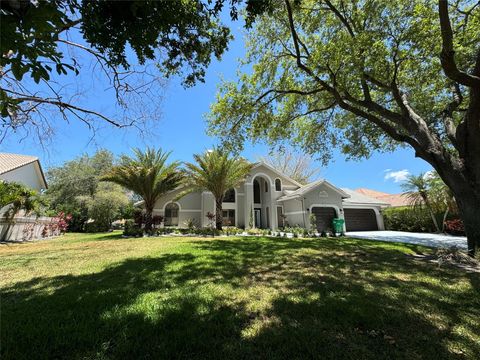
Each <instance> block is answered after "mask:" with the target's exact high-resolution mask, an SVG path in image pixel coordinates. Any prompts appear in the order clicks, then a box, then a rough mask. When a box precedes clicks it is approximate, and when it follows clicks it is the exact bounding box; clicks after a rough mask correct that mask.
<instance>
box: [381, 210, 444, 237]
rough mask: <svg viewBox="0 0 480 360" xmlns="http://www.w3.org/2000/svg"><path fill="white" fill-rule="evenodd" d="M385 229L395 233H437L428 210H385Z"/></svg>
mask: <svg viewBox="0 0 480 360" xmlns="http://www.w3.org/2000/svg"><path fill="white" fill-rule="evenodd" d="M383 219H384V222H385V229H387V230H394V231H412V232H435V231H436V229H435V225H434V224H433V221H432V218H431V216H430V214H429V212H428V211H427V210H426V209H413V208H411V207H403V208H391V209H385V210H383Z"/></svg>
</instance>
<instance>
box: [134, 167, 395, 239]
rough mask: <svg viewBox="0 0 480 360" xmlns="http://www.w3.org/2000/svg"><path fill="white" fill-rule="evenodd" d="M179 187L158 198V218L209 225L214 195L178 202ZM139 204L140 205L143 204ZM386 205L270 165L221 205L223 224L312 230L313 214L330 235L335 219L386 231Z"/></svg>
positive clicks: (252, 175) (359, 227)
mask: <svg viewBox="0 0 480 360" xmlns="http://www.w3.org/2000/svg"><path fill="white" fill-rule="evenodd" d="M180 191H182V189H181V188H179V189H176V190H174V191H172V192H170V193H168V194H166V195H164V196H163V197H162V198H160V199H159V200H158V201H157V203H156V205H155V208H154V215H162V216H164V224H165V225H166V226H180V227H182V226H185V221H186V220H187V219H194V221H195V222H196V224H197V226H201V227H204V226H208V225H209V224H208V219H207V216H206V215H207V213H209V212H210V213H212V214H213V213H214V212H215V201H214V197H213V195H212V194H211V193H210V192H207V191H204V192H195V193H191V194H188V195H186V196H184V197H182V198H180V199H179V200H176V197H177V196H178V194H179V192H180ZM140 204H141V202H140V203H139V205H140ZM386 206H388V204H386V203H384V202H381V201H378V200H376V199H372V198H370V197H368V196H362V195H361V194H357V193H355V192H354V191H352V190H347V189H344V190H342V189H340V188H338V187H336V186H334V185H332V184H331V183H329V182H328V181H326V180H318V181H315V182H312V183H310V184H307V185H301V184H299V183H298V182H296V181H295V180H293V179H291V178H289V177H288V176H286V175H284V174H282V173H280V172H279V171H277V170H275V169H274V168H272V167H271V166H269V165H267V164H265V163H263V162H260V163H256V164H254V166H253V168H252V170H251V172H250V174H249V176H248V177H247V179H246V180H245V182H244V183H242V184H241V185H240V186H238V187H237V188H235V189H231V190H229V191H227V193H226V195H225V199H224V202H223V219H224V224H225V225H231V226H236V227H242V228H249V227H251V226H250V225H252V226H253V227H256V228H270V229H277V228H279V227H283V226H286V225H289V226H295V225H298V226H301V227H304V228H309V227H310V225H309V224H310V220H309V217H310V214H312V213H313V214H315V215H316V221H317V230H318V231H322V230H328V229H330V228H331V227H332V220H333V218H335V217H338V218H342V219H345V221H346V229H347V230H349V231H353V230H382V229H383V228H384V226H383V219H382V215H381V212H380V209H381V208H382V207H386Z"/></svg>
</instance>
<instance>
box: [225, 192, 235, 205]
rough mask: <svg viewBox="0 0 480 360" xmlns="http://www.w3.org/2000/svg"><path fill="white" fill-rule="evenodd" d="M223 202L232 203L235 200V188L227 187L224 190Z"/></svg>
mask: <svg viewBox="0 0 480 360" xmlns="http://www.w3.org/2000/svg"><path fill="white" fill-rule="evenodd" d="M223 202H226V203H234V202H235V190H234V189H229V190H227V191H225V195H224V197H223Z"/></svg>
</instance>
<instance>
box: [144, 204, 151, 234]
mask: <svg viewBox="0 0 480 360" xmlns="http://www.w3.org/2000/svg"><path fill="white" fill-rule="evenodd" d="M152 213H153V209H152V208H150V207H145V229H144V230H145V233H147V234H151V233H152V223H153V217H152Z"/></svg>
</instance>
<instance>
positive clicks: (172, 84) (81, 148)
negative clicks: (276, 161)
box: [0, 22, 431, 193]
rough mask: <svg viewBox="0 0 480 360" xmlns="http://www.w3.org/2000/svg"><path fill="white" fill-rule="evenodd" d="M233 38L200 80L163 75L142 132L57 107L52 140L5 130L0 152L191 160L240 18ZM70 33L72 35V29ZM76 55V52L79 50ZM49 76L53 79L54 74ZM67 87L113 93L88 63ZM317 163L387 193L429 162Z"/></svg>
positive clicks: (262, 151) (408, 154) (398, 156)
mask: <svg viewBox="0 0 480 360" xmlns="http://www.w3.org/2000/svg"><path fill="white" fill-rule="evenodd" d="M230 25H231V29H232V32H233V35H234V36H235V40H234V41H232V42H231V43H230V45H229V50H228V51H227V52H226V53H225V54H224V55H223V57H222V59H221V60H220V61H217V60H216V59H215V60H213V61H212V63H211V64H210V66H209V68H208V70H207V74H206V78H205V83H198V84H197V85H195V86H194V87H192V88H188V89H185V88H184V87H182V86H181V84H180V81H179V79H178V78H173V79H170V80H168V81H166V84H165V86H164V87H162V88H161V89H159V91H158V97H155V99H154V101H155V105H158V109H157V106H155V109H156V110H155V114H154V115H155V116H156V117H157V119H156V121H153V122H152V123H151V125H150V127H149V129H148V131H147V133H146V134H144V135H140V134H139V133H138V132H137V131H135V130H134V129H131V128H123V129H116V128H114V127H112V126H101V127H100V128H99V129H98V130H97V131H96V132H95V134H93V133H92V131H91V130H89V129H88V127H87V126H86V125H85V124H83V123H81V122H79V121H76V120H75V119H72V120H71V121H69V122H68V123H67V122H65V121H64V120H63V119H62V118H61V116H60V115H59V114H58V113H55V112H52V113H50V114H49V115H48V116H49V117H50V119H51V121H52V122H53V123H54V124H55V134H54V135H53V137H52V140H51V142H49V143H48V144H46V145H43V146H42V145H41V144H39V143H38V142H37V141H35V140H34V138H33V137H32V136H28V137H27V138H24V136H23V135H22V134H15V133H10V134H9V135H8V136H7V138H6V139H5V140H4V141H3V142H2V143H0V152H11V153H18V154H26V155H33V156H38V157H39V158H40V161H41V164H42V166H43V168H44V169H48V168H49V167H52V166H59V165H61V164H62V163H63V162H65V161H68V160H72V159H74V158H75V157H78V156H80V155H82V154H84V153H88V154H93V153H94V152H95V151H96V150H98V149H99V148H105V149H108V150H110V151H112V152H113V153H114V154H129V153H131V149H132V148H133V147H139V148H145V147H146V146H152V147H156V148H157V147H161V148H162V149H164V150H169V151H172V155H171V156H172V159H173V158H174V159H177V160H180V161H191V160H192V155H193V154H195V153H201V152H203V151H204V150H206V149H209V148H211V147H212V146H213V145H215V144H217V143H218V141H217V139H215V138H211V137H209V136H207V135H206V133H205V130H206V121H205V114H206V113H207V112H208V111H209V106H210V104H212V103H213V102H214V100H215V94H216V90H217V85H218V84H219V83H220V81H221V79H222V78H223V79H226V80H234V79H235V78H236V70H237V63H238V60H239V59H240V58H242V57H243V55H244V54H245V47H244V39H243V35H242V22H235V23H230ZM73 36H74V35H73ZM80 56H81V55H80ZM53 80H54V81H55V80H56V79H53ZM58 80H59V82H61V84H62V85H64V84H67V85H68V86H70V88H71V89H75V88H76V87H79V84H80V87H81V91H80V92H81V93H82V94H83V95H82V97H79V98H76V99H75V101H76V102H77V103H78V104H81V105H82V106H85V107H88V108H94V109H97V110H101V111H102V112H104V113H106V114H109V113H112V112H113V111H114V108H115V106H114V98H113V94H112V91H111V88H110V87H109V85H108V81H107V80H106V79H105V78H104V77H101V76H98V69H97V68H95V67H93V65H92V63H88V62H87V65H85V66H84V67H83V68H82V71H81V75H80V77H76V78H75V77H73V76H70V75H69V77H64V78H62V79H60V78H59V79H58ZM268 151H269V149H268V148H267V147H266V146H265V145H262V144H256V145H253V144H246V145H245V149H244V151H243V153H242V156H244V157H245V158H247V159H249V160H251V161H255V160H257V159H258V157H259V156H262V155H267V154H268ZM312 166H313V167H316V168H320V172H319V175H318V177H320V178H325V179H327V180H329V181H330V182H331V183H333V184H335V185H336V186H339V187H347V188H350V189H356V188H370V189H374V190H378V191H384V192H388V193H397V192H400V191H401V188H400V184H401V183H402V181H403V180H405V178H406V176H407V175H408V174H418V173H420V172H426V171H429V170H431V166H430V165H429V164H427V163H426V162H424V161H423V160H420V159H417V158H415V156H414V152H413V150H411V149H407V148H405V149H399V150H396V151H395V152H393V153H387V154H379V153H377V154H374V155H373V156H372V157H371V158H369V159H364V160H362V161H347V160H346V159H345V156H344V155H343V154H341V153H340V152H335V154H334V157H333V161H332V162H331V163H330V164H329V165H328V166H321V164H319V163H315V162H314V163H313V164H312Z"/></svg>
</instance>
